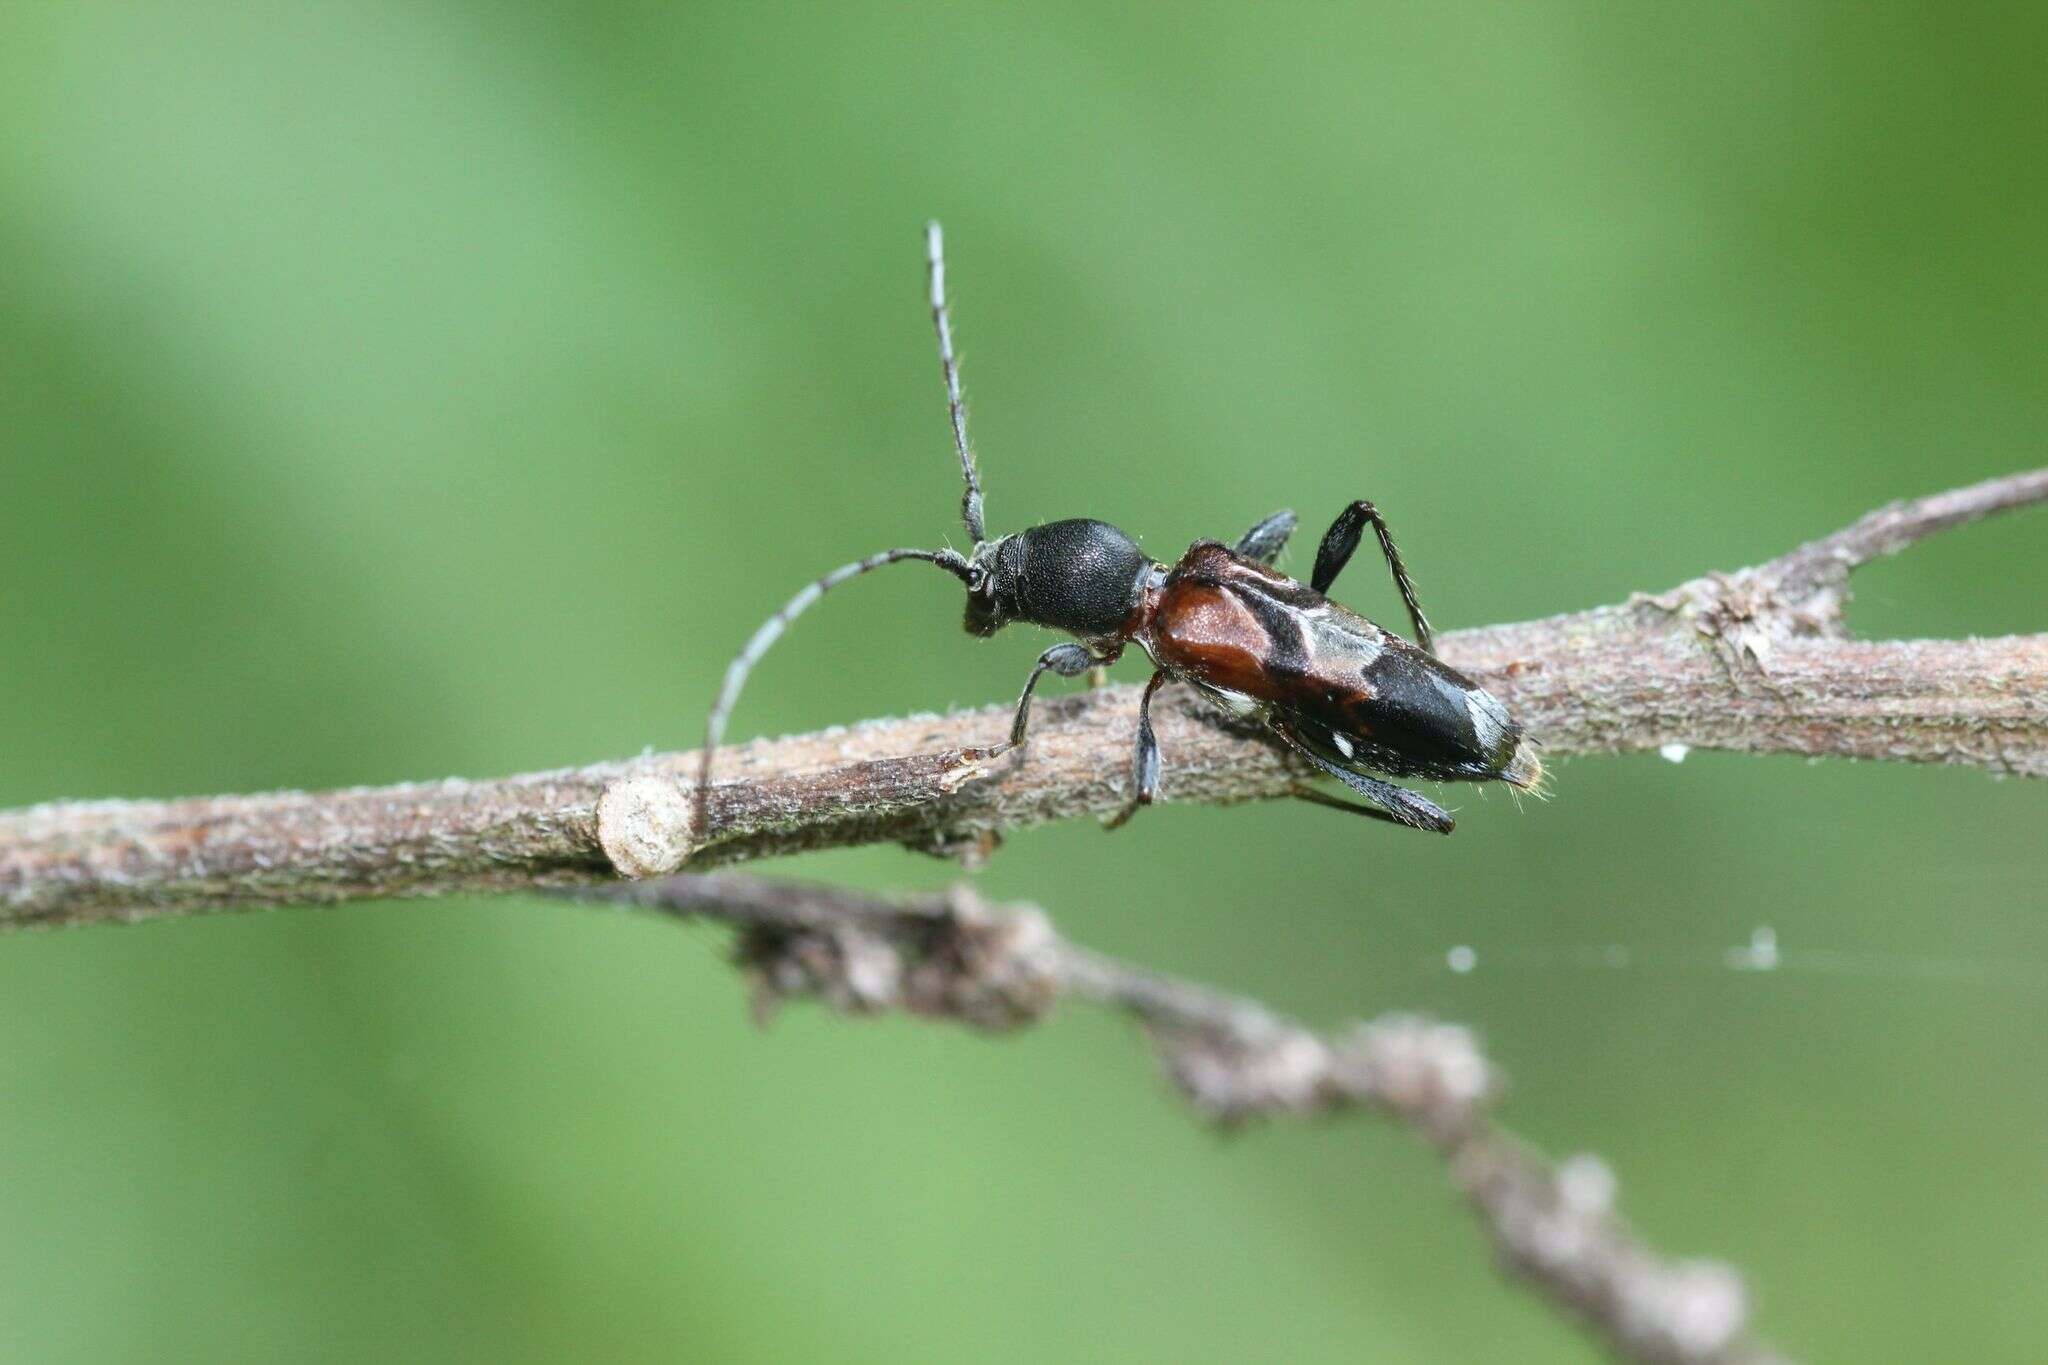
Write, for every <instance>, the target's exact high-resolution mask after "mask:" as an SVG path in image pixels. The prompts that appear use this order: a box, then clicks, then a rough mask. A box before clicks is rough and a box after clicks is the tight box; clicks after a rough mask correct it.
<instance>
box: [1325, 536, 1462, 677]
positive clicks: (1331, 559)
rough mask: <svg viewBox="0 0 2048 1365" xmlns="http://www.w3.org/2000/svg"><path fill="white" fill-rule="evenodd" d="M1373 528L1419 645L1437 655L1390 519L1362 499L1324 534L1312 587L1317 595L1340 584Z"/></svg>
mask: <svg viewBox="0 0 2048 1365" xmlns="http://www.w3.org/2000/svg"><path fill="white" fill-rule="evenodd" d="M1368 525H1370V526H1371V527H1372V529H1373V533H1374V534H1375V535H1377V536H1378V537H1379V542H1380V553H1382V554H1384V555H1385V556H1386V559H1387V568H1388V569H1390V570H1392V571H1393V575H1394V586H1395V587H1396V588H1398V589H1400V592H1401V605H1402V606H1404V607H1406V608H1407V609H1408V621H1409V624H1410V625H1412V626H1413V627H1414V628H1415V643H1416V644H1418V645H1421V646H1422V647H1423V649H1425V650H1427V651H1428V652H1429V653H1431V654H1434V653H1436V641H1435V640H1434V639H1432V638H1431V636H1430V629H1429V619H1428V618H1427V617H1425V616H1424V615H1423V614H1422V603H1421V602H1419V601H1417V600H1416V597H1415V584H1414V582H1413V581H1411V580H1410V579H1409V577H1408V566H1407V565H1406V564H1403V563H1402V562H1401V552H1400V551H1399V550H1397V549H1395V548H1394V533H1393V532H1392V531H1389V530H1388V529H1387V520H1386V518H1385V517H1382V516H1381V515H1380V509H1379V508H1377V507H1375V506H1373V505H1372V504H1371V503H1369V502H1367V501H1366V500H1365V499H1363V498H1360V499H1359V500H1358V501H1357V502H1354V503H1352V504H1351V505H1350V506H1349V507H1347V508H1345V509H1344V510H1343V511H1341V512H1339V513H1338V514H1337V519H1336V520H1335V521H1333V522H1331V523H1330V529H1329V530H1328V531H1325V532H1324V533H1323V543H1322V545H1321V546H1320V547H1318V548H1317V550H1316V567H1315V573H1314V575H1313V576H1312V577H1311V578H1310V579H1309V583H1308V585H1309V586H1310V587H1311V588H1314V589H1315V590H1316V591H1317V592H1320V593H1327V592H1329V590H1330V585H1331V584H1332V583H1335V582H1336V581H1337V575H1338V574H1340V573H1343V572H1344V566H1345V565H1346V564H1349V563H1350V562H1351V554H1352V551H1354V550H1356V549H1357V548H1358V541H1359V537H1361V536H1363V535H1364V534H1365V528H1366V527H1367V526H1368Z"/></svg>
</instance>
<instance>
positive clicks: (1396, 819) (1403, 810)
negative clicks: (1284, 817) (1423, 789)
mask: <svg viewBox="0 0 2048 1365" xmlns="http://www.w3.org/2000/svg"><path fill="white" fill-rule="evenodd" d="M1273 730H1274V732H1275V733H1276V734H1278V735H1279V736H1280V737H1281V738H1282V739H1284V740H1286V741H1287V744H1288V747H1289V748H1291V749H1293V750H1294V751H1295V752H1296V753H1298V754H1300V755H1301V756H1302V757H1303V758H1305V759H1307V760H1308V761H1309V762H1311V763H1313V764H1315V765H1316V766H1317V767H1318V768H1321V769H1322V770H1323V771H1324V772H1326V773H1328V774H1329V775H1330V776H1332V777H1334V778H1336V779H1337V780H1338V781H1339V782H1342V783H1343V784H1344V785H1345V786H1347V787H1349V788H1351V790H1352V791H1354V792H1356V793H1358V795H1359V796H1360V797H1362V798H1364V800H1363V804H1354V803H1352V802H1349V801H1340V800H1338V799H1337V798H1336V797H1334V796H1326V795H1324V794H1323V793H1320V792H1317V793H1316V794H1315V795H1314V796H1310V797H1308V798H1307V799H1309V800H1311V801H1314V802H1315V803H1316V804H1317V805H1319V806H1334V807H1336V808H1337V809H1339V810H1348V811H1351V812H1353V813H1354V814H1357V815H1366V816H1370V817H1372V818H1373V819H1375V820H1389V821H1392V822H1393V823H1394V824H1397V825H1406V826H1407V827H1408V828H1410V829H1426V830H1429V831H1430V832H1431V833H1434V834H1449V833H1450V832H1451V830H1452V828H1453V827H1454V826H1455V825H1456V823H1457V822H1456V821H1454V820H1453V819H1451V814H1450V812H1449V811H1447V810H1445V809H1444V808H1443V807H1442V806H1439V805H1438V804H1437V803H1436V802H1434V801H1432V800H1430V799H1429V798H1428V797H1426V796H1422V795H1420V794H1418V793H1416V792H1412V791H1409V790H1408V789H1407V788H1406V787H1397V786H1395V785H1394V784H1393V783H1391V782H1385V781H1382V780H1381V779H1379V778H1377V777H1368V776H1366V775H1365V774H1364V773H1360V772H1353V771H1352V770H1351V769H1349V768H1346V767H1343V766H1341V765H1339V764H1336V763H1333V762H1331V761H1330V760H1329V759H1327V758H1325V757H1323V755H1321V754H1319V753H1317V752H1316V750H1315V748H1314V746H1312V745H1310V744H1309V743H1307V742H1306V741H1305V740H1304V739H1303V738H1302V737H1301V736H1300V735H1299V734H1297V733H1295V731H1294V730H1293V729H1292V728H1291V727H1289V726H1286V725H1283V724H1280V723H1278V722H1277V721H1276V723H1275V724H1274V726H1273ZM1310 790H1313V789H1310ZM1295 794H1296V795H1297V796H1302V795H1305V793H1303V792H1300V791H1297V792H1296V793H1295Z"/></svg>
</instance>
